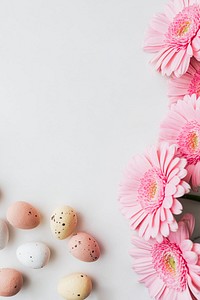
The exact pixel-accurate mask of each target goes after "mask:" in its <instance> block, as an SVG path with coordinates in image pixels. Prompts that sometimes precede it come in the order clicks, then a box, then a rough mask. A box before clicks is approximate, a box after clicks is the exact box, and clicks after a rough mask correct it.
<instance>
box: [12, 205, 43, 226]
mask: <svg viewBox="0 0 200 300" xmlns="http://www.w3.org/2000/svg"><path fill="white" fill-rule="evenodd" d="M7 220H8V222H9V223H10V224H11V225H12V226H13V227H15V228H20V229H32V228H35V227H36V226H38V225H39V223H40V214H39V212H38V210H37V209H36V208H35V207H33V206H32V205H31V204H30V203H28V202H24V201H17V202H14V203H13V204H12V205H11V206H10V207H9V208H8V211H7Z"/></svg>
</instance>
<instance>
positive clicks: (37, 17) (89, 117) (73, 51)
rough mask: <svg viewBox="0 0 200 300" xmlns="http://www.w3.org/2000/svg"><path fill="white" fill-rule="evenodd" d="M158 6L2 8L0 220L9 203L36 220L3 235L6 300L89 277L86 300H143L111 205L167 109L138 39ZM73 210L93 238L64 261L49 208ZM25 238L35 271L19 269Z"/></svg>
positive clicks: (38, 295) (47, 295)
mask: <svg viewBox="0 0 200 300" xmlns="http://www.w3.org/2000/svg"><path fill="white" fill-rule="evenodd" d="M163 5H164V3H162V2H161V1H159V0H153V1H135V0H98V1H97V0H79V1H78V0H71V1H69V0H55V1H53V0H46V1H45V0H34V1H31V0H24V1H22V0H21V1H20V0H18V1H14V0H13V1H7V0H1V1H0V104H1V106H0V186H1V189H2V199H1V201H0V217H1V218H3V219H5V215H6V210H7V208H8V206H9V205H10V204H11V203H12V202H13V201H17V200H24V201H28V202H31V203H32V204H33V205H35V206H36V207H37V208H38V209H39V210H40V211H41V213H42V216H43V218H42V223H41V225H40V226H39V227H38V228H36V229H34V230H29V231H22V230H14V229H12V228H11V227H9V228H10V232H11V238H10V242H9V244H8V246H7V248H5V249H4V250H2V251H1V253H0V266H1V267H14V268H17V269H18V270H21V271H22V272H23V274H24V278H25V284H24V288H23V290H22V291H21V292H20V293H19V294H18V295H17V296H16V297H15V299H16V300H18V299H20V300H33V299H34V300H35V299H37V300H44V299H45V300H46V299H47V300H57V299H61V298H60V297H59V296H58V295H57V292H56V286H57V282H58V280H59V278H61V277H62V276H65V275H68V274H70V273H71V272H78V271H80V272H85V273H87V274H88V275H90V276H91V278H92V280H93V282H94V289H93V292H92V293H91V295H90V296H89V297H88V300H89V299H90V300H132V299H138V300H139V299H141V300H145V299H147V300H148V299H149V296H148V292H147V290H146V289H145V287H144V286H142V285H140V284H138V283H137V276H136V275H135V273H134V272H133V271H132V269H131V258H130V257H129V251H130V249H131V243H130V239H131V232H130V229H129V226H128V222H127V221H126V220H125V219H124V217H123V216H121V213H120V212H119V205H118V190H119V182H120V180H121V178H122V174H123V170H124V168H125V166H126V164H127V162H128V161H129V160H130V158H131V157H132V155H134V154H136V153H139V152H143V151H144V150H145V148H146V147H147V146H149V145H150V144H153V143H154V142H155V140H156V138H157V134H158V128H159V123H160V121H161V119H162V118H163V116H164V115H165V113H166V111H167V109H168V99H167V96H166V95H167V82H166V79H163V78H161V76H160V75H158V74H156V72H155V71H154V70H153V69H152V67H151V66H150V65H149V64H148V61H149V59H150V58H151V55H148V54H146V53H144V52H143V50H142V43H143V38H144V32H145V30H146V28H147V25H148V23H149V20H150V19H151V17H152V16H153V14H154V13H155V12H156V11H162V9H163ZM61 204H68V205H71V206H73V207H74V208H75V209H76V210H77V212H78V217H79V224H78V230H82V231H86V232H89V233H91V234H92V235H93V236H94V237H96V239H97V240H98V241H99V243H100V246H101V249H102V255H101V258H100V259H99V260H98V261H96V262H94V263H84V262H81V261H78V260H77V259H75V258H74V257H72V256H71V255H70V254H69V253H68V250H67V240H64V241H57V240H55V239H54V238H53V237H52V235H51V232H50V228H49V216H50V214H51V212H52V210H54V208H56V207H57V206H59V205H61ZM26 241H43V242H46V243H47V245H49V247H50V248H51V250H52V259H51V261H50V263H49V264H48V266H46V267H45V268H44V269H42V270H31V269H27V268H25V267H23V266H22V265H20V263H19V262H18V261H17V259H16V256H15V251H16V248H17V246H18V245H20V244H22V243H24V242H26Z"/></svg>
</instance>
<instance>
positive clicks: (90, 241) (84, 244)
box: [68, 232, 100, 262]
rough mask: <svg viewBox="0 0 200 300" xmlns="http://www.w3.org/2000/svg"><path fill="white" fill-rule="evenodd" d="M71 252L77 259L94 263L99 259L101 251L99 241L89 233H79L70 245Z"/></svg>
mask: <svg viewBox="0 0 200 300" xmlns="http://www.w3.org/2000/svg"><path fill="white" fill-rule="evenodd" d="M68 248H69V252H70V253H71V254H72V255H73V256H74V257H76V258H78V259H80V260H82V261H86V262H92V261H95V260H97V259H98V258H99V256H100V249H99V245H98V243H97V241H96V240H95V239H94V238H93V237H92V236H91V235H90V234H88V233H85V232H78V233H76V234H75V235H73V236H72V237H71V239H70V240H69V243H68Z"/></svg>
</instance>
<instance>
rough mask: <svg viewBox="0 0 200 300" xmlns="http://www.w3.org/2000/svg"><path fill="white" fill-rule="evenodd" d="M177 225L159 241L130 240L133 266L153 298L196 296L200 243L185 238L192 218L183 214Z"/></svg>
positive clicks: (185, 299)
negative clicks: (175, 228) (166, 236)
mask: <svg viewBox="0 0 200 300" xmlns="http://www.w3.org/2000/svg"><path fill="white" fill-rule="evenodd" d="M178 225H179V228H178V231H177V232H175V233H172V232H171V233H170V234H169V236H168V238H164V239H163V241H162V242H161V243H158V242H157V241H156V240H155V239H151V240H149V241H145V240H143V239H142V238H140V237H137V236H134V237H133V239H132V243H133V245H134V248H133V249H132V251H131V256H132V257H133V269H134V270H135V271H136V272H137V273H138V274H139V276H140V282H141V283H144V284H145V286H146V287H147V288H148V289H149V293H150V296H151V297H152V298H154V299H156V300H168V299H169V300H194V299H200V265H199V258H200V244H196V243H193V242H192V241H191V240H190V239H189V237H190V235H191V233H192V231H193V228H194V217H193V216H192V215H190V214H187V215H185V216H184V217H183V219H182V220H181V221H180V222H179V224H178Z"/></svg>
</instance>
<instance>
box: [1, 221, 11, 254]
mask: <svg viewBox="0 0 200 300" xmlns="http://www.w3.org/2000/svg"><path fill="white" fill-rule="evenodd" d="M8 240H9V230H8V225H7V224H6V222H5V221H4V220H1V219H0V250H1V249H3V248H5V247H6V246H7V244H8Z"/></svg>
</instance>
